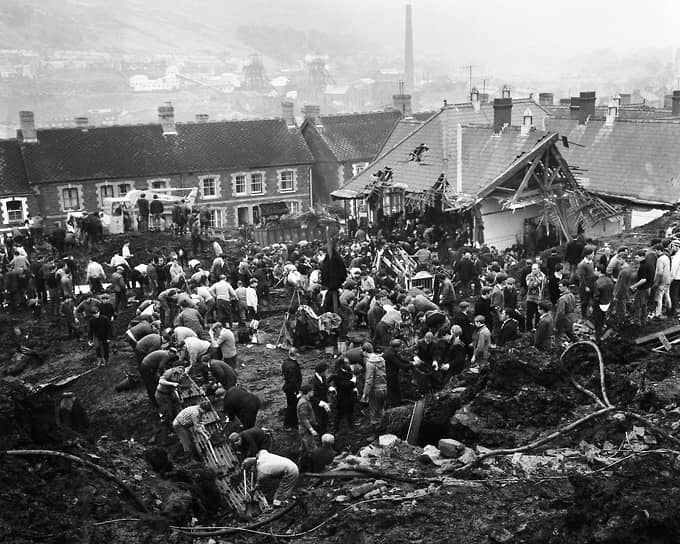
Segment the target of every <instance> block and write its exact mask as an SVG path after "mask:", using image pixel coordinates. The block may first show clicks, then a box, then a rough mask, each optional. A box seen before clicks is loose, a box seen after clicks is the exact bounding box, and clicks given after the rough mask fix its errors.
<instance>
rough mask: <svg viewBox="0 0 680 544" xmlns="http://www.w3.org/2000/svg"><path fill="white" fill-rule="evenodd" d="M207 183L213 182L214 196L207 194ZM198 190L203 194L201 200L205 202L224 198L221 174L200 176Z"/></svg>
mask: <svg viewBox="0 0 680 544" xmlns="http://www.w3.org/2000/svg"><path fill="white" fill-rule="evenodd" d="M206 182H212V184H213V187H212V194H208V193H207V192H206V186H205V184H206ZM198 190H199V192H200V194H201V198H203V199H205V200H214V199H216V198H220V197H221V196H222V187H221V185H220V176H219V174H205V175H203V176H198Z"/></svg>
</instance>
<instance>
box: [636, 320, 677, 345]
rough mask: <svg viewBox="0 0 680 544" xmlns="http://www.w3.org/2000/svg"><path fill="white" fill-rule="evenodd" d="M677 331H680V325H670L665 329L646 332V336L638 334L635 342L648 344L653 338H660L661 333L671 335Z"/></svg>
mask: <svg viewBox="0 0 680 544" xmlns="http://www.w3.org/2000/svg"><path fill="white" fill-rule="evenodd" d="M677 333H680V325H674V326H673V327H668V328H667V329H663V330H661V331H656V332H653V333H650V334H645V335H644V336H638V337H637V338H636V339H635V344H637V345H638V346H639V345H640V344H646V343H647V342H651V341H652V340H658V338H659V335H660V334H664V335H665V336H669V335H672V334H677Z"/></svg>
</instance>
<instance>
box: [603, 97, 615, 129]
mask: <svg viewBox="0 0 680 544" xmlns="http://www.w3.org/2000/svg"><path fill="white" fill-rule="evenodd" d="M618 116H619V106H618V104H617V103H616V102H615V101H614V100H612V101H611V102H609V104H608V105H607V117H606V119H605V120H604V125H605V126H606V127H613V126H614V123H615V121H616V118H617V117H618Z"/></svg>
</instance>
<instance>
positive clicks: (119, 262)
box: [109, 253, 130, 267]
mask: <svg viewBox="0 0 680 544" xmlns="http://www.w3.org/2000/svg"><path fill="white" fill-rule="evenodd" d="M109 265H110V266H112V267H114V266H130V265H128V262H127V261H126V260H125V257H123V256H121V255H119V254H118V253H116V254H115V255H114V256H113V257H111V262H110V263H109Z"/></svg>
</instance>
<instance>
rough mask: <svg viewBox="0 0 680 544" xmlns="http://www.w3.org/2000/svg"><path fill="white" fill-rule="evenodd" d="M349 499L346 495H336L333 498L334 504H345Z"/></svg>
mask: <svg viewBox="0 0 680 544" xmlns="http://www.w3.org/2000/svg"><path fill="white" fill-rule="evenodd" d="M348 500H349V497H348V496H347V495H338V496H337V497H335V502H347V501H348Z"/></svg>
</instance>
